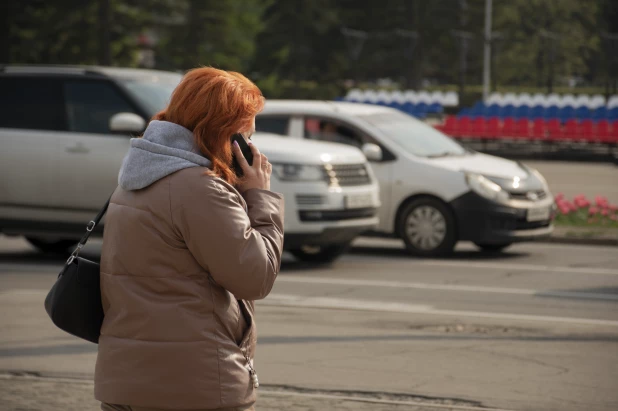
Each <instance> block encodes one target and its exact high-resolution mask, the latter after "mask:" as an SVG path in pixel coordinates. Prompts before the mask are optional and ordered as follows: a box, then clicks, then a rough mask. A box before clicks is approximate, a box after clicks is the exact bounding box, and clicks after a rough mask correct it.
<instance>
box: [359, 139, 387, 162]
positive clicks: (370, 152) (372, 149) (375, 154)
mask: <svg viewBox="0 0 618 411" xmlns="http://www.w3.org/2000/svg"><path fill="white" fill-rule="evenodd" d="M361 150H362V151H363V154H364V155H365V157H367V160H369V161H382V149H381V148H380V146H379V145H377V144H372V143H365V144H363V147H362V148H361Z"/></svg>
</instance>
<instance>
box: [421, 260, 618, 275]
mask: <svg viewBox="0 0 618 411" xmlns="http://www.w3.org/2000/svg"><path fill="white" fill-rule="evenodd" d="M418 264H420V265H427V266H433V267H456V268H481V269H490V270H517V271H536V272H551V273H569V274H598V275H618V270H613V269H611V268H595V267H564V266H563V267H560V266H549V265H534V264H508V263H485V262H471V261H440V260H419V261H418Z"/></svg>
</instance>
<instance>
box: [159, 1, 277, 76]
mask: <svg viewBox="0 0 618 411" xmlns="http://www.w3.org/2000/svg"><path fill="white" fill-rule="evenodd" d="M176 4H177V7H178V9H177V10H179V11H180V13H181V15H182V17H181V19H179V20H178V21H177V22H175V23H174V24H171V25H170V26H168V27H166V28H165V29H164V30H162V31H161V33H160V34H161V42H160V44H159V47H158V48H157V51H158V53H159V55H160V56H161V58H162V59H163V60H164V61H166V62H167V64H168V65H171V66H173V67H175V68H177V69H178V68H181V69H188V68H192V67H196V66H200V65H211V66H215V67H219V68H222V69H229V70H239V71H245V70H246V69H247V68H248V66H249V64H250V62H251V60H252V58H253V55H254V53H255V39H256V36H257V34H258V33H259V32H260V30H261V29H262V26H263V23H262V21H261V15H262V12H263V9H264V7H265V6H264V5H262V2H260V1H258V0H226V1H220V0H188V1H185V2H181V1H178V2H176Z"/></svg>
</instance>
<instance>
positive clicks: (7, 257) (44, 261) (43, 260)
mask: <svg viewBox="0 0 618 411" xmlns="http://www.w3.org/2000/svg"><path fill="white" fill-rule="evenodd" d="M69 255H70V252H67V253H66V254H55V253H42V252H39V251H35V250H33V251H21V252H13V253H0V263H5V264H27V265H41V266H43V265H63V264H64V263H65V261H66V260H67V258H69ZM80 257H83V258H86V259H88V260H92V261H99V259H100V258H101V256H100V255H99V254H98V253H88V252H82V253H80Z"/></svg>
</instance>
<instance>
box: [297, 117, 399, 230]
mask: <svg viewBox="0 0 618 411" xmlns="http://www.w3.org/2000/svg"><path fill="white" fill-rule="evenodd" d="M302 124H303V126H302V127H303V135H302V137H303V138H307V139H311V140H320V141H330V142H334V143H340V144H347V145H351V146H354V147H357V148H362V146H363V144H365V143H372V144H378V142H377V141H375V140H374V139H373V138H372V137H371V136H369V135H368V134H367V133H365V132H363V131H362V130H360V129H359V128H358V127H355V126H353V125H351V124H349V123H347V122H345V121H343V120H340V119H333V118H326V117H320V116H305V117H303V119H302ZM290 127H291V128H292V127H293V124H292V125H291V126H290ZM378 145H380V144H378ZM382 151H383V160H382V161H372V162H371V168H372V169H373V172H374V174H375V176H376V178H377V179H378V183H379V184H380V203H381V204H382V205H381V207H380V211H379V217H380V226H379V227H380V230H383V231H391V230H392V227H393V224H392V218H394V216H393V215H392V207H391V206H390V204H391V198H392V191H393V163H394V162H393V161H392V160H394V156H393V155H392V154H391V153H390V152H389V151H388V150H386V149H385V148H384V147H382Z"/></svg>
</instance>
